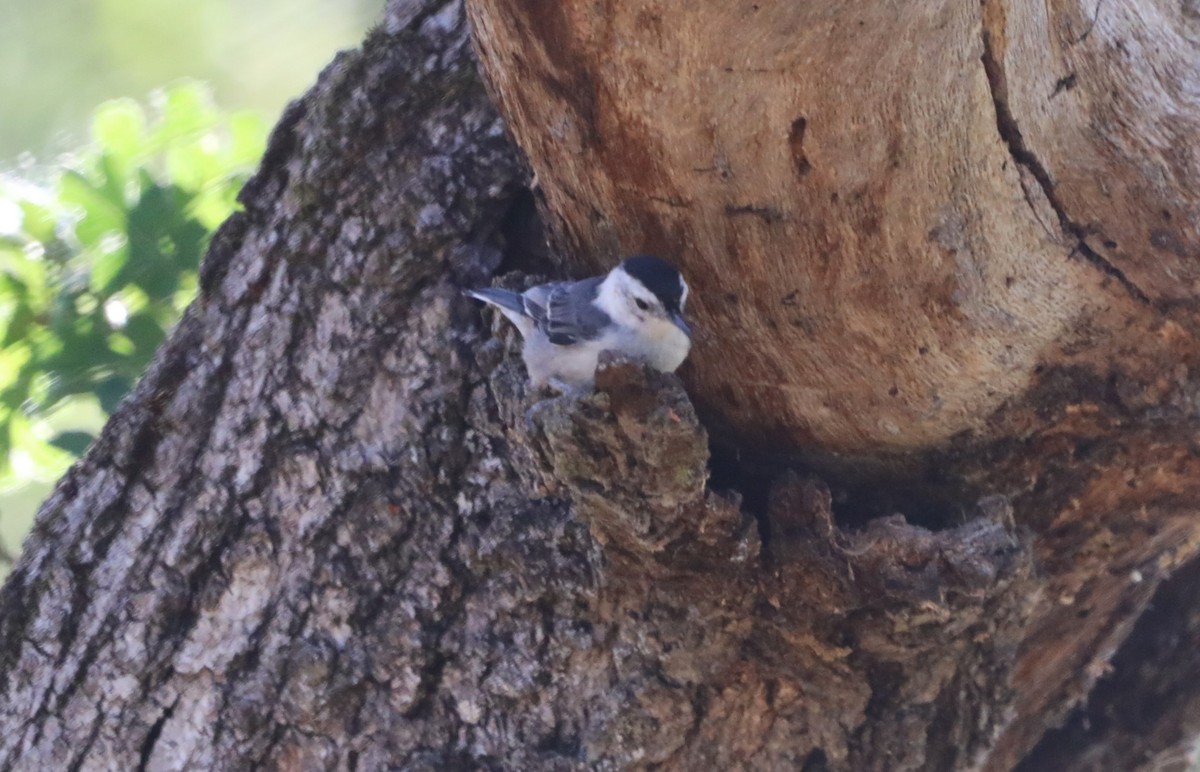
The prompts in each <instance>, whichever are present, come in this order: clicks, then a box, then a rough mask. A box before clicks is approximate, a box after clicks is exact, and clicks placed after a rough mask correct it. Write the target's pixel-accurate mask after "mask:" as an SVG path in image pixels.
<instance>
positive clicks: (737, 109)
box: [0, 0, 1200, 770]
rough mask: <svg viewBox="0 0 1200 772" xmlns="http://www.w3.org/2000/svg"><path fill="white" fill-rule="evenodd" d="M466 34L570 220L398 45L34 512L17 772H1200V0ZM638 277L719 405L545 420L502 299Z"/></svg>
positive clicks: (596, 411) (13, 683)
mask: <svg viewBox="0 0 1200 772" xmlns="http://www.w3.org/2000/svg"><path fill="white" fill-rule="evenodd" d="M468 11H469V15H470V16H471V19H472V21H473V23H474V26H475V29H476V36H477V39H476V44H477V45H478V48H479V51H480V53H481V55H482V60H483V63H484V69H485V71H486V72H487V75H488V77H489V82H490V85H491V91H492V94H493V96H494V97H495V100H496V102H497V103H498V104H499V105H500V107H501V110H502V112H503V113H504V115H505V118H506V119H507V122H508V127H509V129H510V130H511V133H512V135H513V137H515V139H516V140H517V142H518V144H519V145H520V146H521V147H522V148H523V149H524V151H525V154H526V156H527V159H528V164H529V166H530V167H532V170H533V172H534V173H535V175H536V177H535V179H536V185H534V186H533V193H534V195H530V192H529V189H527V188H526V187H525V186H526V185H527V184H529V182H530V181H529V180H528V179H527V176H526V171H525V167H524V166H523V164H522V161H521V159H520V156H519V153H518V151H517V150H516V149H515V147H514V145H512V144H511V143H510V141H509V139H508V138H507V137H506V135H505V128H504V123H502V121H501V119H500V117H499V115H498V114H497V112H496V111H495V109H494V108H493V107H492V106H491V102H490V101H489V99H488V96H487V94H486V93H485V90H484V87H483V85H482V84H481V81H480V79H479V76H478V75H477V73H476V67H475V62H474V59H473V57H472V51H471V48H470V43H469V39H468V31H467V26H466V14H465V13H464V9H463V8H462V6H461V5H460V4H459V3H458V2H456V1H455V0H449V1H447V0H419V1H414V2H403V1H397V2H393V3H392V4H391V5H390V7H389V9H388V12H387V16H386V20H385V22H384V24H383V25H382V27H381V28H380V29H378V30H376V31H374V32H373V33H372V34H371V35H370V36H369V38H368V40H367V41H366V43H365V44H364V46H363V48H362V50H361V51H358V52H353V53H348V54H343V55H341V56H339V58H338V59H337V60H335V62H334V63H333V64H331V65H330V67H329V68H327V70H326V71H325V72H324V73H323V74H322V76H321V79H320V81H319V83H318V84H317V86H316V87H315V88H314V89H313V91H312V92H311V93H309V94H308V95H307V96H306V97H305V98H304V99H302V100H300V101H298V102H296V103H295V104H293V105H292V106H291V107H290V108H289V110H288V111H287V113H286V114H285V116H284V118H283V120H282V121H281V123H280V125H279V126H278V127H277V129H276V131H275V133H274V135H273V137H272V140H271V143H270V147H269V150H268V153H267V156H266V158H265V159H264V161H263V165H262V168H261V169H260V171H259V173H258V174H257V175H256V177H255V178H254V179H253V180H252V181H251V183H250V184H249V185H248V186H247V188H246V190H245V191H244V192H243V194H242V201H243V203H244V205H245V212H244V213H241V214H239V215H236V216H235V217H233V218H232V219H231V220H230V221H229V222H227V223H226V224H225V225H224V226H223V227H222V229H221V230H220V232H219V233H218V234H217V236H216V237H215V238H214V242H213V245H212V247H211V248H210V250H209V254H208V256H207V257H206V259H205V262H204V267H203V269H202V275H201V280H202V281H201V285H202V288H201V295H200V297H199V298H198V299H197V301H196V302H195V303H194V304H193V306H192V307H191V309H190V310H189V311H188V313H187V315H186V316H185V318H184V320H183V321H182V322H181V323H180V325H179V327H178V328H177V330H176V331H175V333H174V334H173V335H172V337H171V339H170V341H169V342H168V343H167V344H166V345H165V346H164V347H163V349H162V350H161V351H160V352H159V354H158V356H157V358H156V360H155V363H154V365H153V366H152V367H151V369H150V370H149V372H148V373H147V374H146V376H145V377H144V378H143V380H142V382H141V383H140V384H139V386H138V388H137V390H136V392H135V393H134V394H133V395H132V396H131V397H130V398H129V399H128V400H127V401H126V402H125V403H124V404H123V405H122V407H121V408H120V409H119V410H118V412H117V413H116V414H115V415H114V416H113V419H112V420H111V421H110V423H109V425H108V426H107V427H106V429H105V431H104V433H103V434H102V436H101V438H100V439H99V440H98V441H97V443H96V445H95V446H94V447H93V448H92V449H91V450H90V451H89V453H88V454H87V456H86V457H85V459H83V460H82V461H81V462H80V463H79V464H77V465H76V466H75V467H74V468H73V469H72V470H71V472H70V473H69V474H68V475H67V476H66V477H65V478H64V480H63V481H62V482H61V483H60V484H59V486H58V488H57V489H56V491H55V493H54V494H53V495H52V497H51V498H50V499H49V500H48V501H47V502H46V504H45V505H44V507H43V509H42V511H41V512H40V514H39V516H38V521H37V525H36V527H35V530H34V533H33V534H32V535H31V536H30V538H29V540H28V542H27V544H26V545H25V549H24V552H23V554H22V557H21V560H20V563H19V564H18V566H17V567H16V569H15V570H14V572H13V574H12V575H11V577H10V579H9V581H8V583H7V584H6V585H5V586H4V589H3V591H2V593H0V695H2V697H0V727H3V729H4V730H5V731H3V732H2V733H0V769H59V768H64V769H104V770H108V769H133V768H145V769H242V768H246V767H260V766H261V767H267V768H284V769H325V768H339V769H342V768H345V769H370V770H375V769H388V768H403V769H434V768H440V769H475V768H502V769H584V768H598V769H619V768H648V767H662V768H668V769H688V770H691V769H730V768H738V767H748V768H754V769H805V770H819V769H830V770H863V769H881V770H883V769H886V770H892V769H961V768H980V769H1009V768H1012V767H1014V766H1017V765H1018V764H1021V763H1022V762H1023V763H1024V765H1025V767H1026V768H1028V769H1041V768H1045V767H1046V766H1048V765H1051V764H1053V765H1056V766H1057V767H1060V768H1063V769H1125V768H1133V767H1135V766H1137V765H1140V764H1160V765H1161V764H1165V763H1169V762H1172V761H1175V760H1178V761H1179V762H1180V763H1181V764H1182V763H1183V761H1184V760H1185V759H1186V754H1187V753H1189V752H1190V750H1189V749H1190V747H1191V746H1190V745H1189V743H1191V742H1192V741H1193V739H1194V738H1195V737H1196V736H1197V735H1198V734H1200V718H1197V716H1200V686H1198V685H1197V684H1200V660H1198V659H1197V657H1196V654H1195V648H1196V647H1195V640H1196V636H1197V635H1198V634H1200V604H1198V603H1197V601H1196V598H1197V597H1200V560H1197V559H1196V553H1197V551H1198V550H1200V519H1198V518H1197V517H1196V515H1195V512H1194V507H1195V504H1194V502H1195V501H1196V500H1197V498H1196V496H1197V493H1200V491H1198V490H1197V489H1198V488H1200V468H1198V467H1200V456H1198V454H1196V453H1195V452H1194V446H1195V441H1194V438H1195V435H1196V428H1197V418H1196V412H1197V405H1200V402H1198V401H1197V400H1198V398H1197V393H1198V392H1197V383H1196V380H1195V376H1194V373H1195V372H1197V365H1198V364H1200V357H1198V354H1200V346H1198V345H1197V343H1196V340H1195V338H1194V332H1195V331H1196V330H1197V329H1200V326H1198V325H1197V319H1196V317H1195V313H1194V308H1195V300H1194V298H1195V297H1196V294H1197V274H1196V272H1197V268H1196V265H1195V262H1194V259H1195V257H1196V256H1197V252H1198V247H1200V236H1198V232H1200V221H1197V220H1196V219H1195V216H1196V215H1195V213H1196V212H1197V211H1200V208H1198V207H1197V203H1198V202H1197V200H1196V198H1197V194H1196V192H1195V188H1194V186H1189V185H1188V184H1187V182H1188V181H1189V180H1193V179H1196V174H1197V172H1198V171H1200V169H1198V168H1197V167H1198V166H1200V157H1197V156H1196V154H1195V153H1194V151H1193V150H1192V147H1191V144H1194V143H1188V142H1186V141H1185V140H1184V139H1183V138H1187V137H1194V136H1195V135H1196V128H1197V121H1198V116H1200V107H1198V106H1197V104H1196V99H1195V94H1196V83H1195V72H1196V71H1197V70H1196V67H1195V65H1196V63H1197V62H1196V60H1197V59H1198V58H1200V48H1198V47H1197V44H1196V41H1197V40H1198V39H1200V31H1198V30H1200V15H1198V14H1197V12H1196V9H1195V8H1194V7H1193V4H1192V3H1191V2H1190V0H1184V2H1182V3H1175V4H1167V3H1166V2H1165V0H1163V1H1162V2H1142V3H1138V4H1136V5H1135V4H1132V3H1129V4H1124V5H1122V4H1119V3H1117V2H1114V0H1108V2H1105V0H1101V2H1100V3H1099V4H1097V6H1096V7H1094V8H1087V9H1081V8H1079V7H1077V6H1076V4H1074V3H1073V2H1068V0H1062V2H1058V1H1057V0H1056V2H1052V3H1048V4H1044V7H1041V6H1039V7H1038V8H1032V7H1029V8H1026V7H1025V6H1018V5H1015V4H1014V5H1013V6H1012V7H1009V6H1006V5H1005V4H1003V3H1000V2H997V0H986V2H985V3H984V4H983V5H982V7H977V6H973V5H969V4H968V5H963V4H961V3H949V2H930V3H923V4H917V5H916V6H913V4H906V5H905V7H903V8H901V7H899V6H898V5H896V4H889V3H885V2H882V1H881V0H872V2H868V3H857V4H854V3H850V4H845V3H843V4H838V3H799V4H796V3H793V4H777V5H769V4H766V3H760V4H750V3H746V4H742V5H737V6H730V5H728V4H718V3H673V4H668V5H664V4H661V3H660V4H655V3H650V2H648V1H647V0H633V1H632V2H629V3H600V4H596V3H582V2H577V1H576V0H564V1H563V2H560V3H535V2H532V0H469V2H468ZM535 199H538V200H540V201H541V206H540V211H541V213H542V214H543V215H545V219H546V221H547V223H548V224H549V226H550V231H551V234H552V236H553V241H554V243H555V244H556V245H558V246H559V247H560V249H561V250H562V252H563V253H564V254H569V255H570V257H569V258H565V257H559V258H557V262H556V261H554V260H547V259H546V254H545V250H544V249H542V248H541V243H542V242H543V240H544V238H543V234H542V233H541V231H540V221H541V220H540V218H539V217H538V216H537V214H536V213H535V212H534V207H533V206H532V202H533V201H534V200H535ZM643 249H645V250H650V251H658V252H661V253H663V254H665V255H667V256H669V257H671V258H673V259H675V260H676V261H678V262H679V264H680V265H681V267H682V268H683V269H684V272H685V274H686V275H687V276H688V278H689V279H690V280H691V283H692V285H693V288H694V291H693V297H694V298H695V300H694V301H693V306H694V315H695V317H696V321H697V322H698V324H699V325H700V326H701V327H702V328H703V329H704V330H705V331H706V332H705V334H704V335H703V337H702V338H701V339H700V341H699V342H698V345H697V347H696V350H695V352H694V354H693V358H692V361H691V362H690V363H689V365H688V366H687V367H686V368H685V371H684V373H683V376H684V377H683V380H682V381H681V380H680V379H679V378H677V377H675V376H673V375H663V374H658V373H653V372H648V371H646V370H645V369H644V368H643V367H642V366H640V365H638V364H636V363H629V362H622V361H619V360H607V361H606V362H605V365H604V367H603V368H602V370H601V372H599V373H598V377H597V390H596V393H595V394H591V395H588V396H584V397H576V398H562V399H554V400H549V401H542V402H537V401H536V395H527V394H526V393H525V386H524V373H523V370H522V366H521V364H520V360H519V358H518V357H517V356H516V353H515V346H516V342H515V341H514V340H513V337H512V334H511V331H508V330H507V328H506V327H505V326H504V324H503V323H502V322H501V323H494V324H491V325H485V324H483V323H482V320H481V317H480V314H479V313H478V311H477V309H476V308H475V306H474V305H473V304H472V303H470V302H469V301H467V300H465V299H464V298H462V297H461V296H460V293H459V289H460V288H461V287H462V286H467V285H476V284H480V283H486V282H488V281H489V280H491V277H493V276H495V275H501V274H504V275H505V276H504V279H503V280H504V281H507V282H519V281H524V280H528V278H529V277H528V276H527V275H528V274H537V273H548V272H552V271H554V270H555V269H556V268H563V267H567V268H570V269H572V270H576V271H580V272H582V271H586V270H595V269H598V268H600V267H601V266H607V265H608V264H609V263H610V262H611V260H612V259H614V258H615V257H616V255H617V254H618V253H621V252H628V251H635V250H643ZM510 274H511V275H510ZM522 274H524V275H522ZM484 319H490V317H484ZM684 383H686V384H687V390H686V392H685V389H684V386H683V384H684ZM689 394H690V395H691V398H692V399H694V400H695V402H696V405H697V408H695V409H694V408H693V407H692V401H691V399H689ZM702 419H703V420H702ZM704 427H708V428H709V430H711V431H712V439H711V443H710V438H709V435H708V433H707V432H706V429H705V428H704ZM710 444H711V448H712V450H713V454H712V455H711V457H710ZM896 507H900V508H901V511H902V512H903V515H898V514H895V508H896ZM1060 725H1061V729H1055V727H1058V726H1060Z"/></svg>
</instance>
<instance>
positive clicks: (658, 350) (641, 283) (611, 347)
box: [466, 255, 692, 391]
mask: <svg viewBox="0 0 1200 772" xmlns="http://www.w3.org/2000/svg"><path fill="white" fill-rule="evenodd" d="M466 294H468V295H470V296H471V297H473V298H477V299H479V300H482V301H483V302H485V303H488V304H490V305H493V306H495V307H496V308H498V309H500V313H502V314H504V315H505V316H506V317H508V319H509V320H510V321H511V322H512V323H513V324H515V325H516V326H517V329H518V330H520V332H521V336H522V337H523V338H524V339H525V345H524V348H523V350H522V356H523V358H524V359H525V368H526V369H527V370H528V371H529V380H530V381H532V382H533V384H534V385H535V386H541V385H546V384H549V385H551V386H555V387H556V388H558V389H560V390H563V391H566V390H569V389H580V388H588V387H590V386H591V385H592V382H593V380H594V379H595V375H596V363H597V361H598V359H599V357H600V352H601V351H615V352H618V353H621V354H625V355H627V356H629V357H631V358H633V359H640V360H642V361H644V362H646V363H648V364H649V365H650V366H652V367H654V368H655V369H657V370H661V371H663V372H668V373H669V372H674V371H675V369H676V368H677V367H679V365H681V364H682V363H683V360H684V359H685V358H687V355H688V351H689V350H690V349H691V347H692V330H691V327H689V326H688V323H687V321H686V320H685V319H684V317H683V308H684V305H685V304H686V303H687V296H688V285H687V282H685V281H684V280H683V276H681V275H680V273H679V271H677V270H676V269H675V267H674V266H672V265H671V264H670V263H668V262H666V261H665V260H662V259H660V258H657V257H654V256H653V255H637V256H634V257H630V258H627V259H625V260H624V261H623V262H622V263H621V264H620V265H618V266H617V267H616V268H613V269H612V270H611V271H609V272H608V274H607V275H605V276H594V277H592V278H590V279H583V280H582V281H573V282H571V281H565V282H553V283H550V284H541V285H538V286H536V287H531V288H529V289H527V290H525V291H524V292H513V291H511V290H505V289H475V290H467V291H466Z"/></svg>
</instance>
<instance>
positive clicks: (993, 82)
mask: <svg viewBox="0 0 1200 772" xmlns="http://www.w3.org/2000/svg"><path fill="white" fill-rule="evenodd" d="M999 1H1000V0H985V4H986V3H987V2H999ZM1101 2H1103V0H1101ZM1097 13H1099V4H1097ZM1001 18H1002V15H1001ZM980 27H981V31H982V38H983V55H982V56H981V57H980V59H981V61H982V63H983V70H984V74H985V75H986V76H987V82H988V90H989V92H990V93H991V97H992V105H993V106H994V108H995V110H996V129H997V131H998V132H999V134H1000V139H1001V140H1002V141H1003V142H1004V144H1005V146H1007V147H1008V153H1009V155H1010V156H1012V158H1013V160H1014V161H1016V162H1017V163H1018V164H1019V165H1020V166H1022V167H1023V168H1025V169H1026V170H1028V172H1029V173H1030V174H1031V175H1032V176H1033V178H1034V179H1035V180H1037V183H1038V186H1039V187H1041V189H1042V193H1043V194H1044V195H1045V197H1046V201H1047V202H1048V203H1049V204H1050V207H1051V208H1052V209H1053V210H1054V212H1055V214H1056V215H1057V216H1058V221H1059V226H1060V227H1061V228H1062V230H1063V233H1064V234H1066V235H1067V236H1068V237H1070V238H1071V239H1073V240H1074V241H1075V245H1074V246H1073V247H1072V249H1071V252H1070V254H1071V255H1081V256H1082V257H1083V258H1084V259H1085V260H1087V261H1088V262H1089V263H1091V264H1092V265H1093V266H1095V267H1096V268H1097V269H1099V270H1100V271H1102V272H1103V273H1105V274H1106V275H1108V276H1111V277H1112V278H1113V279H1115V280H1116V281H1117V283H1118V284H1120V285H1121V286H1122V287H1123V288H1124V289H1125V291H1126V292H1127V293H1128V294H1129V295H1130V297H1132V298H1134V299H1135V300H1137V301H1138V302H1139V303H1143V304H1145V305H1153V304H1152V302H1151V300H1150V298H1149V296H1147V295H1146V293H1145V292H1143V291H1142V289H1141V288H1140V287H1138V286H1137V285H1136V284H1134V283H1133V281H1132V280H1130V279H1129V277H1127V276H1126V275H1125V274H1124V272H1123V271H1121V269H1119V268H1117V267H1116V266H1115V265H1113V264H1112V263H1111V262H1109V261H1108V260H1107V259H1105V258H1104V256H1102V255H1101V254H1100V253H1098V252H1097V251H1096V250H1094V249H1093V248H1092V247H1091V246H1089V245H1088V243H1087V235H1088V234H1087V229H1086V228H1085V227H1084V226H1082V225H1080V224H1079V223H1077V222H1075V221H1074V220H1072V219H1071V217H1070V215H1068V214H1067V210H1066V207H1065V206H1064V204H1063V202H1062V200H1061V199H1060V198H1059V197H1058V194H1057V192H1056V191H1055V187H1054V180H1053V179H1052V178H1051V177H1050V173H1049V172H1048V171H1047V169H1046V167H1045V166H1044V165H1043V164H1042V162H1041V161H1040V160H1039V159H1038V157H1037V155H1035V154H1034V152H1033V151H1032V150H1030V149H1029V147H1028V145H1026V144H1025V137H1024V136H1023V135H1022V134H1021V128H1020V126H1019V125H1018V123H1017V119H1016V116H1014V115H1013V112H1012V108H1011V107H1010V106H1009V103H1008V80H1007V76H1006V74H1005V71H1004V64H1003V62H1002V61H1001V56H998V55H997V53H996V50H995V45H994V44H993V35H994V34H995V33H994V32H993V30H991V29H989V20H988V18H987V14H986V13H985V14H984V17H983V19H982V20H981V22H980ZM1089 31H1090V29H1089ZM1068 87H1069V86H1066V85H1064V88H1068ZM1025 201H1026V202H1027V203H1028V204H1029V206H1030V208H1031V209H1033V210H1034V215H1035V216H1036V214H1037V209H1036V207H1034V204H1033V202H1032V201H1030V199H1029V195H1028V193H1026V194H1025Z"/></svg>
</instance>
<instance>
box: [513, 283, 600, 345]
mask: <svg viewBox="0 0 1200 772" xmlns="http://www.w3.org/2000/svg"><path fill="white" fill-rule="evenodd" d="M601 281H602V279H601V278H600V277H596V278H593V279H584V280H583V281H577V282H555V283H553V284H542V285H540V286H537V287H531V288H530V289H528V290H526V291H525V294H524V295H523V296H522V297H523V298H524V301H525V313H526V314H527V315H529V317H530V318H532V319H533V320H534V322H535V323H536V326H537V328H538V329H539V330H541V331H542V333H543V334H545V336H546V338H547V339H548V340H549V341H550V342H551V343H553V344H555V345H556V346H570V345H572V344H574V343H581V342H583V341H588V340H595V339H597V338H599V337H600V336H601V335H603V334H604V329H605V327H606V326H607V325H608V323H609V318H608V314H606V313H604V312H603V311H601V310H600V309H599V308H597V307H596V306H595V304H593V302H592V301H593V300H595V298H596V293H597V291H598V290H599V287H600V282H601Z"/></svg>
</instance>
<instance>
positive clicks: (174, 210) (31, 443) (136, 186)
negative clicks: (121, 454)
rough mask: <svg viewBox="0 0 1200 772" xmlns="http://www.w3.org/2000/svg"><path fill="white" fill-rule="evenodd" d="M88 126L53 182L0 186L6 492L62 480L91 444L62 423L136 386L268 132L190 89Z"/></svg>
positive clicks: (202, 90) (1, 181)
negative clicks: (85, 139) (85, 138)
mask: <svg viewBox="0 0 1200 772" xmlns="http://www.w3.org/2000/svg"><path fill="white" fill-rule="evenodd" d="M91 124H92V125H91V133H92V140H93V141H92V144H91V145H90V146H89V147H88V148H87V149H86V150H84V151H82V152H81V153H79V154H77V155H75V156H71V157H67V158H65V159H64V160H63V162H62V164H61V166H60V167H59V168H57V169H56V170H54V172H53V174H52V177H51V179H50V180H49V181H48V182H47V184H45V185H38V184H35V183H31V182H29V181H27V180H22V179H20V178H17V177H14V176H12V175H0V489H3V488H12V487H16V486H19V485H21V484H24V483H27V482H29V481H30V480H31V479H41V480H53V479H55V478H57V477H58V476H59V475H61V474H62V473H63V471H64V470H65V469H66V467H67V465H68V464H70V462H71V461H72V460H73V459H74V457H75V456H77V455H79V454H80V453H82V452H83V450H84V449H85V448H86V447H87V445H88V443H89V442H90V441H91V440H92V435H91V434H90V433H89V432H88V431H81V430H80V429H78V428H71V427H69V426H66V427H64V425H63V423H64V422H63V421H62V420H56V419H61V416H62V414H63V413H64V412H67V413H70V412H72V411H73V412H74V414H75V415H76V416H78V415H80V414H81V413H82V414H86V413H87V410H86V409H85V410H82V411H81V410H80V406H81V405H82V404H84V403H87V402H96V403H98V405H99V408H100V411H101V413H102V416H104V415H107V414H108V413H111V412H112V411H113V409H114V408H115V407H116V405H117V403H118V402H119V401H120V400H121V398H122V397H123V396H124V395H125V394H126V393H127V392H128V391H129V389H130V388H131V387H132V385H133V383H134V382H135V380H136V379H137V377H138V376H139V375H140V374H141V372H142V370H144V369H145V367H146V365H147V364H148V363H149V361H150V358H151V357H152V356H153V354H154V351H155V349H156V348H157V347H158V345H159V343H161V342H162V340H163V338H164V337H165V335H166V333H167V331H168V330H169V329H170V327H171V326H172V325H173V324H174V323H175V321H176V320H177V319H178V318H179V316H180V314H181V313H182V312H183V310H184V308H185V307H186V306H187V304H188V303H189V302H190V301H191V299H192V297H193V296H194V294H195V291H196V276H197V268H198V266H199V263H200V258H201V256H202V255H203V252H204V248H205V246H206V244H207V241H208V238H209V235H210V234H211V233H212V231H213V230H214V229H215V228H216V226H217V225H219V224H220V223H221V221H222V220H224V219H225V218H226V217H227V216H228V215H229V214H230V213H231V212H232V211H233V210H234V208H235V207H236V206H237V202H236V196H237V192H238V190H240V189H241V187H242V184H243V183H244V182H245V180H246V178H247V177H248V175H249V174H250V173H252V171H253V169H254V167H255V165H256V164H257V163H258V160H259V158H260V157H261V156H262V153H263V150H264V143H265V141H266V134H267V128H268V127H267V124H266V121H265V119H264V118H263V117H262V116H260V115H259V114H257V113H252V112H246V111H241V112H233V113H228V114H222V113H221V112H219V111H218V110H217V109H216V108H215V107H214V105H213V100H212V97H211V94H210V93H209V90H208V88H207V87H205V86H203V85H201V84H199V83H197V82H193V81H184V82H180V83H177V84H175V85H173V86H170V87H168V88H166V89H164V90H162V91H160V92H157V93H156V94H155V95H154V96H153V98H152V109H151V110H150V111H149V113H148V112H147V110H145V109H143V107H142V106H141V105H139V104H138V103H137V102H134V101H132V100H128V99H120V100H116V101H112V102H107V103H105V104H103V105H101V106H100V107H99V108H98V109H97V110H96V111H95V113H94V114H93V116H92V122H91ZM94 412H95V410H94V408H93V409H92V413H93V414H94ZM67 423H68V424H69V423H70V421H68V422H67ZM92 423H93V424H96V423H98V422H96V421H94V420H93V421H92Z"/></svg>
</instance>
